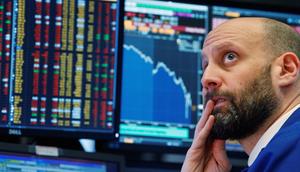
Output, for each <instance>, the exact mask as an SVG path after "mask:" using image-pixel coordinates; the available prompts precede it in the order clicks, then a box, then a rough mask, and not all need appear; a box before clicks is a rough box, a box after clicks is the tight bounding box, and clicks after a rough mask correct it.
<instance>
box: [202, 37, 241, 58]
mask: <svg viewBox="0 0 300 172" xmlns="http://www.w3.org/2000/svg"><path fill="white" fill-rule="evenodd" d="M208 47H209V46H208ZM226 49H228V50H231V51H240V50H242V49H243V48H242V47H241V46H239V45H238V44H235V43H234V42H232V41H225V42H221V43H218V44H215V45H214V46H213V47H209V48H205V47H204V48H203V50H202V56H203V57H206V58H207V56H208V54H210V55H212V56H215V55H216V53H219V52H221V51H225V50H226ZM207 51H210V52H207ZM207 53H208V54H207Z"/></svg>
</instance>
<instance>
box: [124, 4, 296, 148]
mask: <svg viewBox="0 0 300 172" xmlns="http://www.w3.org/2000/svg"><path fill="white" fill-rule="evenodd" d="M175 1H176V0H174V1H164V0H146V1H144V0H125V1H124V4H123V6H122V5H121V6H120V8H121V11H122V13H124V15H123V16H120V22H121V21H122V20H123V22H124V28H123V30H120V31H119V33H120V37H122V39H123V40H122V41H123V43H124V44H123V48H122V47H121V46H120V47H119V48H120V49H122V56H121V57H122V63H123V64H122V78H121V80H122V82H121V85H122V89H121V109H120V113H121V123H120V142H121V143H124V144H125V145H130V144H135V147H137V146H136V145H142V146H143V148H145V146H146V145H150V147H147V149H149V148H151V147H153V146H160V147H163V146H171V147H175V148H176V147H179V148H187V147H189V146H190V145H191V142H192V139H193V131H194V128H195V125H196V123H197V121H198V119H199V118H200V117H201V114H202V110H203V105H202V100H201V98H202V92H201V91H202V87H201V76H202V69H201V47H202V43H203V40H204V38H205V36H206V34H207V33H208V32H209V31H210V30H211V29H212V28H214V27H216V26H217V25H218V24H220V23H222V22H224V21H226V20H228V19H229V18H233V17H241V16H262V17H269V18H274V19H277V20H280V21H283V22H285V23H287V24H289V25H292V26H293V28H295V30H298V31H299V30H300V29H299V26H300V15H297V14H292V13H291V12H289V11H288V12H274V11H272V10H270V11H268V9H267V8H266V9H264V10H261V9H247V8H238V7H235V6H234V5H235V4H231V6H228V3H226V4H227V6H225V5H224V6H221V5H220V4H221V3H220V2H218V6H217V5H215V4H217V3H215V1H211V2H209V3H208V2H206V3H205V2H195V1H192V0H190V1H180V2H179V1H176V2H175ZM224 4H225V3H224ZM237 5H238V6H242V5H243V4H242V3H238V4H237ZM252 7H253V5H252ZM259 7H260V8H263V6H261V5H260V6H259ZM266 7H267V6H266ZM143 148H142V149H143ZM167 149H168V150H169V149H170V147H168V148H167ZM226 149H227V150H230V151H238V152H239V151H242V147H241V146H240V145H239V144H238V143H237V142H236V141H228V142H227V144H226ZM159 150H160V149H159ZM184 150H186V149H184Z"/></svg>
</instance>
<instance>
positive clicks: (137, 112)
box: [119, 0, 209, 147]
mask: <svg viewBox="0 0 300 172" xmlns="http://www.w3.org/2000/svg"><path fill="white" fill-rule="evenodd" d="M121 8H122V7H121ZM123 10H124V15H123V16H121V18H122V19H123V22H124V28H123V31H120V32H123V33H121V34H120V35H123V48H122V47H119V48H122V79H121V85H122V89H121V109H120V114H121V124H120V141H121V142H122V143H134V144H149V145H165V146H177V147H181V146H188V145H190V143H191V140H192V138H193V131H194V128H195V123H196V122H197V120H198V118H199V117H200V116H201V111H202V108H203V107H202V98H201V97H202V95H201V82H200V80H201V49H200V47H201V46H202V43H203V41H204V37H205V35H206V34H207V32H208V27H209V18H208V10H209V9H208V6H206V5H197V4H191V3H182V2H181V3H179V2H171V1H153V0H147V1H144V0H125V1H124V7H123ZM122 19H121V21H122Z"/></svg>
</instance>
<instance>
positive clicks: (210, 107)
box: [195, 100, 214, 135]
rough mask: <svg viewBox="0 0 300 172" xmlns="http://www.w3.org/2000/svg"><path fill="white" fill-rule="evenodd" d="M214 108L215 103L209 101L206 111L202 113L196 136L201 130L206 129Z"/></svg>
mask: <svg viewBox="0 0 300 172" xmlns="http://www.w3.org/2000/svg"><path fill="white" fill-rule="evenodd" d="M213 108H214V102H213V101H212V100H209V101H208V102H207V103H206V106H205V109H204V111H203V113H202V116H201V119H200V120H199V122H198V124H197V126H196V130H195V135H197V134H198V133H199V132H200V130H201V129H202V128H203V127H204V125H205V123H206V121H207V119H208V117H209V115H210V114H211V112H212V110H213Z"/></svg>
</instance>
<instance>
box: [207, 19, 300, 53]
mask: <svg viewBox="0 0 300 172" xmlns="http://www.w3.org/2000/svg"><path fill="white" fill-rule="evenodd" d="M226 29H227V30H230V29H237V30H239V31H241V32H244V33H246V35H248V39H249V40H252V41H253V46H255V45H254V44H255V43H263V44H262V45H260V48H262V49H263V50H264V51H266V53H268V54H269V55H271V56H272V57H278V56H280V55H281V54H283V53H285V52H293V53H295V54H296V55H297V56H298V58H300V34H299V33H297V32H296V31H295V30H293V29H292V28H291V27H290V26H289V25H287V24H284V23H282V22H279V21H276V20H273V19H268V18H260V17H241V18H235V19H231V20H228V21H226V22H224V23H223V24H221V25H219V26H218V27H216V28H215V29H214V30H213V31H211V32H210V33H209V34H208V37H207V39H206V40H205V42H204V46H206V45H207V44H209V43H210V42H211V41H212V39H211V38H210V35H213V34H215V33H216V32H220V31H224V30H226Z"/></svg>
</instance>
